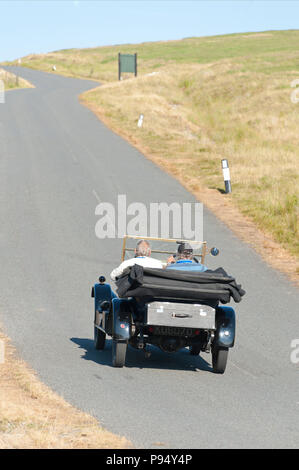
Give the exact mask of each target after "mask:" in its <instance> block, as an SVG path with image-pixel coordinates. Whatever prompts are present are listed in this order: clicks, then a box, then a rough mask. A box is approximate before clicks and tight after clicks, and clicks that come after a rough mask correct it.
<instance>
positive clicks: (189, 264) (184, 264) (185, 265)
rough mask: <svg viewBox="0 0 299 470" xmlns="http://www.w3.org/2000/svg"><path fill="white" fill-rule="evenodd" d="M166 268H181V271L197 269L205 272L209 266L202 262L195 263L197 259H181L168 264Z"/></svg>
mask: <svg viewBox="0 0 299 470" xmlns="http://www.w3.org/2000/svg"><path fill="white" fill-rule="evenodd" d="M166 269H179V270H180V271H197V272H200V273H203V272H204V271H206V270H207V269H208V268H207V267H206V266H204V265H203V264H201V263H195V261H192V260H191V259H180V260H178V261H176V262H175V263H172V264H170V265H169V266H166Z"/></svg>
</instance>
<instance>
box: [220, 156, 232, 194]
mask: <svg viewBox="0 0 299 470" xmlns="http://www.w3.org/2000/svg"><path fill="white" fill-rule="evenodd" d="M221 164H222V172H223V179H224V185H225V192H226V194H228V193H231V192H232V185H231V182H230V171H229V166H228V160H226V159H224V160H221Z"/></svg>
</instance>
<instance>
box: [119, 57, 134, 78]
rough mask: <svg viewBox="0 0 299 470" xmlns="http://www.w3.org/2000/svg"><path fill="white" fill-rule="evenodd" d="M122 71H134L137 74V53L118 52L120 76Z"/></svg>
mask: <svg viewBox="0 0 299 470" xmlns="http://www.w3.org/2000/svg"><path fill="white" fill-rule="evenodd" d="M122 73H134V74H135V77H136V76H137V54H120V53H119V54H118V78H119V80H120V78H121V74H122Z"/></svg>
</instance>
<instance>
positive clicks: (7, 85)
mask: <svg viewBox="0 0 299 470" xmlns="http://www.w3.org/2000/svg"><path fill="white" fill-rule="evenodd" d="M0 80H2V81H3V82H4V89H5V91H8V90H12V89H14V88H33V85H32V84H31V83H29V82H28V81H27V80H25V79H24V78H21V77H17V76H16V75H15V74H13V73H11V72H7V70H4V69H1V68H0Z"/></svg>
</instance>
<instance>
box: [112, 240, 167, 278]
mask: <svg viewBox="0 0 299 470" xmlns="http://www.w3.org/2000/svg"><path fill="white" fill-rule="evenodd" d="M150 256H151V247H150V244H149V242H148V241H147V240H139V242H138V243H137V245H136V248H135V258H131V259H128V260H126V261H123V262H122V263H121V264H120V265H119V266H118V267H117V268H115V269H113V271H112V273H111V274H110V277H111V279H112V280H113V281H115V280H116V278H117V277H120V276H122V275H123V274H124V273H125V272H127V271H128V268H129V267H130V266H133V265H134V264H140V265H141V266H144V267H145V268H161V269H162V268H163V264H162V262H161V261H159V260H158V259H155V258H150Z"/></svg>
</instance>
